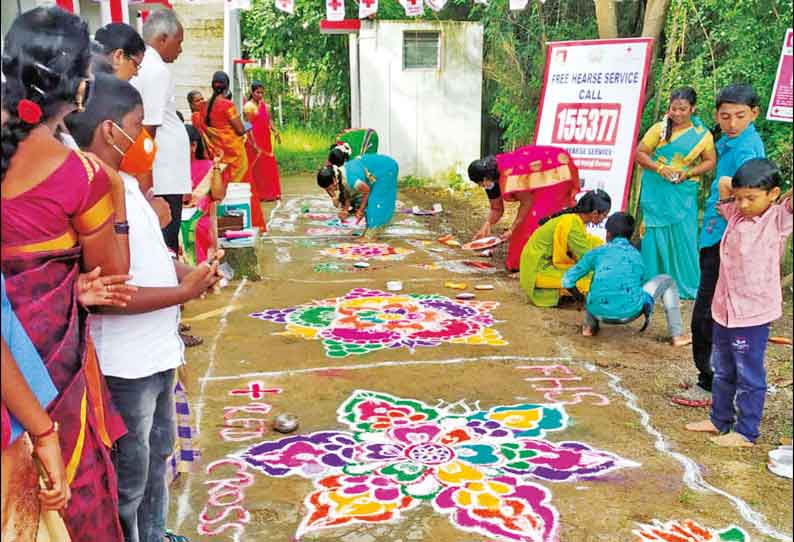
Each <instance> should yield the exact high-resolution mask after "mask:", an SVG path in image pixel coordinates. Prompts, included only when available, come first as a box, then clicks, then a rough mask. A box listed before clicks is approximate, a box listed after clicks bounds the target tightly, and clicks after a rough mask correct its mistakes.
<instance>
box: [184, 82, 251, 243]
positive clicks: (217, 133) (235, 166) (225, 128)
mask: <svg viewBox="0 0 794 542" xmlns="http://www.w3.org/2000/svg"><path fill="white" fill-rule="evenodd" d="M228 90H229V76H228V75H226V74H225V73H224V72H215V75H213V76H212V98H210V100H209V101H208V102H206V103H204V104H202V105H201V119H202V124H201V126H200V127H198V128H199V130H203V132H204V133H203V135H204V136H205V138H204V139H205V141H206V142H207V145H208V148H209V151H210V154H212V156H220V157H221V163H223V164H226V171H228V173H227V175H228V179H229V182H232V183H244V182H247V183H249V184H250V185H251V225H252V226H253V227H255V228H259V229H260V230H262V231H265V229H266V226H265V217H264V215H263V214H262V208H261V207H260V206H259V199H260V198H259V194H258V193H257V191H256V184H255V183H253V182H251V181H250V178H249V177H248V176H247V175H248V166H249V163H248V156H247V154H246V152H245V132H246V130H245V126H244V125H243V121H242V120H241V119H240V114H239V113H238V112H237V108H236V107H235V106H234V103H233V102H232V101H231V100H229V99H227V98H226V92H228Z"/></svg>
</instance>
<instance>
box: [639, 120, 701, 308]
mask: <svg viewBox="0 0 794 542" xmlns="http://www.w3.org/2000/svg"><path fill="white" fill-rule="evenodd" d="M692 123H693V124H692V126H691V127H690V128H688V129H687V130H684V131H682V132H679V133H677V134H675V135H673V136H672V137H671V139H670V141H669V142H664V141H660V139H661V137H660V133H661V124H656V125H654V126H653V127H652V128H651V129H650V130H649V131H648V133H647V134H646V135H645V137H644V138H643V143H645V144H646V145H647V146H648V147H651V148H654V151H653V153H652V154H651V159H652V160H654V161H655V162H658V163H660V164H666V165H668V166H671V167H673V168H676V169H683V168H686V167H689V166H691V165H694V164H695V163H696V162H697V160H698V159H699V157H700V155H701V154H702V153H703V152H704V151H706V150H709V149H710V148H713V146H714V145H713V138H712V136H711V132H709V130H708V129H707V128H706V127H705V126H704V125H703V123H702V122H701V121H700V119H698V118H696V117H693V119H692ZM641 182H642V184H641V190H640V209H641V211H642V219H643V223H644V226H645V234H644V235H643V238H642V246H641V252H642V260H643V264H644V265H645V273H646V274H645V279H646V280H650V279H651V278H653V277H655V276H657V275H661V274H665V275H670V276H671V277H673V279H674V280H675V281H676V284H677V285H678V292H679V295H680V296H681V298H683V299H694V298H695V296H696V294H697V289H698V284H699V283H700V263H699V255H698V239H697V234H698V202H697V200H698V191H699V189H700V180H699V179H697V178H693V179H687V180H686V181H684V182H682V183H679V184H673V183H671V182H670V181H668V180H667V179H665V178H663V177H662V176H661V175H659V174H658V173H656V172H655V171H651V170H647V169H646V170H643V173H642V181H641Z"/></svg>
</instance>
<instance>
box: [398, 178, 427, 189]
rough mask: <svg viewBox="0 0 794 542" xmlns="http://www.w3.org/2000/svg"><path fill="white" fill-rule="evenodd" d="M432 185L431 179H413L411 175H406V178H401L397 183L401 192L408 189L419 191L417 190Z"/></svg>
mask: <svg viewBox="0 0 794 542" xmlns="http://www.w3.org/2000/svg"><path fill="white" fill-rule="evenodd" d="M431 183H432V181H431V180H430V179H425V178H423V177H413V176H411V175H406V176H405V177H401V178H400V179H399V180H398V181H397V187H398V188H399V189H400V190H406V189H411V188H413V189H417V188H425V187H427V186H429V185H430V184H431Z"/></svg>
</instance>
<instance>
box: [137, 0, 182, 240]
mask: <svg viewBox="0 0 794 542" xmlns="http://www.w3.org/2000/svg"><path fill="white" fill-rule="evenodd" d="M183 35H184V34H183V30H182V25H181V24H180V23H179V20H178V19H177V17H176V14H175V13H174V12H173V11H172V10H170V9H158V10H156V11H153V12H152V13H151V14H150V15H149V17H148V18H147V19H146V22H145V23H144V25H143V39H144V41H145V42H146V45H147V47H146V53H145V54H144V56H143V61H142V62H141V65H140V68H139V70H138V75H137V76H136V77H133V78H132V79H131V80H130V83H132V85H133V86H134V87H135V88H136V89H138V92H140V93H141V97H142V98H143V115H144V117H143V124H144V127H145V128H146V130H147V131H148V132H149V134H150V135H151V136H152V137H153V138H154V140H155V142H156V143H157V147H158V148H159V149H160V152H158V153H157V157H156V158H155V161H154V166H153V168H152V171H151V174H149V173H146V172H144V173H143V174H141V175H140V176H139V179H140V180H141V186H142V189H143V190H144V192H146V191H147V190H148V189H149V188H150V187H153V188H154V193H155V194H156V195H158V196H162V197H163V198H164V199H165V200H166V201H167V202H168V205H169V207H170V209H171V222H170V223H169V224H168V225H167V226H165V227H164V228H163V236H164V237H165V243H166V245H167V246H168V248H169V249H170V250H171V251H172V252H173V253H174V254H178V253H179V226H180V224H181V217H182V196H183V195H184V194H189V193H190V192H191V182H190V141H188V138H187V132H185V127H184V124H183V122H182V121H180V120H179V117H178V116H177V109H176V96H175V83H174V77H173V74H172V72H171V69H170V66H169V65H170V64H172V63H173V62H175V61H176V59H177V58H179V55H180V54H181V53H182V39H183Z"/></svg>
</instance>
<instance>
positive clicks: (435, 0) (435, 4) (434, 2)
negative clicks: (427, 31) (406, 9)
mask: <svg viewBox="0 0 794 542" xmlns="http://www.w3.org/2000/svg"><path fill="white" fill-rule="evenodd" d="M425 3H426V4H427V7H429V8H430V9H432V10H433V11H441V10H442V9H444V6H446V5H447V0H425Z"/></svg>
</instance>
